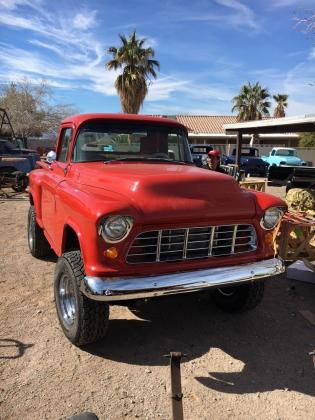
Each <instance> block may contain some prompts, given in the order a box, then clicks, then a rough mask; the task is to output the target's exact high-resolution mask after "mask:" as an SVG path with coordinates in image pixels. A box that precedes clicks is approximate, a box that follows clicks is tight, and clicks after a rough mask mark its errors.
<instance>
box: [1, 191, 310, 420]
mask: <svg viewBox="0 0 315 420" xmlns="http://www.w3.org/2000/svg"><path fill="white" fill-rule="evenodd" d="M274 191H276V190H274ZM277 193H281V191H277ZM27 210H28V202H27V201H11V202H4V201H0V214H1V225H0V304H1V306H0V320H1V323H0V378H1V381H0V418H1V419H61V418H66V417H69V416H71V415H73V414H76V413H79V412H82V411H87V410H90V411H93V412H95V413H96V414H97V415H98V416H99V418H100V419H101V420H105V419H122V418H128V419H134V418H140V419H170V418H171V403H170V398H169V385H170V372H169V366H168V361H167V360H166V359H165V358H163V355H164V354H166V353H168V352H169V351H181V352H183V353H186V354H187V357H186V358H185V359H184V361H183V363H182V385H183V393H184V399H183V405H184V414H185V419H191V420H195V419H212V418H213V419H242V420H243V419H244V420H247V419H248V420H249V419H250V420H252V419H268V420H273V419H275V420H276V419H277V420H278V419H281V420H285V419H315V398H314V396H315V371H314V366H313V362H312V358H311V356H309V354H308V353H309V352H310V351H312V350H314V349H315V326H314V325H312V324H311V323H309V322H308V321H307V320H306V319H304V318H303V316H302V314H301V313H300V311H301V310H309V311H312V312H313V313H315V285H311V284H307V283H301V282H296V283H293V282H290V281H288V280H287V279H286V278H285V276H284V277H283V278H281V279H279V280H277V281H273V282H269V284H267V287H266V293H265V297H264V300H263V302H262V304H261V305H259V307H257V308H256V309H255V310H253V311H251V312H247V313H244V314H238V315H230V314H226V313H223V312H221V311H220V310H219V309H217V308H216V307H215V306H214V305H213V304H211V303H210V302H209V301H208V300H206V299H204V300H203V299H199V298H196V297H188V298H182V299H180V300H176V301H168V302H160V303H155V304H154V305H152V306H153V307H151V308H152V309H151V311H150V312H151V313H150V316H148V317H146V318H147V319H143V318H141V317H137V316H135V315H134V314H133V313H132V312H130V311H129V310H128V309H127V308H124V307H119V306H116V307H113V308H112V309H111V316H110V318H111V321H110V328H109V332H108V335H107V337H106V339H104V340H103V341H101V342H99V343H97V344H94V345H90V346H87V347H85V348H83V349H78V348H76V347H74V346H73V345H71V344H70V342H68V341H67V339H66V338H65V337H64V335H63V333H62V331H61V329H60V328H59V325H58V321H57V317H56V314H55V307H54V301H53V292H52V280H53V272H54V265H55V260H54V258H53V257H52V258H50V259H48V260H46V261H40V260H36V259H35V258H33V257H32V256H31V255H30V253H29V251H28V248H27V243H26V215H27Z"/></svg>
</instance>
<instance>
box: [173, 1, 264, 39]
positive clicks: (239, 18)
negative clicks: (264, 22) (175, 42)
mask: <svg viewBox="0 0 315 420" xmlns="http://www.w3.org/2000/svg"><path fill="white" fill-rule="evenodd" d="M214 1H215V3H217V5H218V6H221V8H222V11H223V13H219V12H218V11H217V10H214V9H213V6H212V8H211V9H210V7H209V6H208V8H205V6H204V4H200V7H199V8H197V10H200V9H201V8H202V9H204V12H203V13H200V12H199V11H198V12H195V11H194V10H193V9H192V8H191V9H190V10H182V8H181V9H178V10H176V9H173V10H172V13H171V16H172V19H173V20H175V21H187V22H190V21H200V22H207V21H208V22H218V23H221V24H224V25H226V24H229V25H231V26H233V27H247V28H250V29H252V31H254V32H259V31H261V25H260V22H259V19H258V18H257V16H256V15H255V13H254V11H253V10H252V9H251V8H250V7H248V6H247V5H245V4H243V3H241V2H240V1H238V0H214ZM193 4H194V6H195V5H196V4H195V3H193ZM209 9H210V11H209ZM227 9H229V11H230V12H229V13H227ZM166 17H167V16H166Z"/></svg>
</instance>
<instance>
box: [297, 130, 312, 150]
mask: <svg viewBox="0 0 315 420" xmlns="http://www.w3.org/2000/svg"><path fill="white" fill-rule="evenodd" d="M300 146H301V147H315V132H314V133H303V134H301V136H300Z"/></svg>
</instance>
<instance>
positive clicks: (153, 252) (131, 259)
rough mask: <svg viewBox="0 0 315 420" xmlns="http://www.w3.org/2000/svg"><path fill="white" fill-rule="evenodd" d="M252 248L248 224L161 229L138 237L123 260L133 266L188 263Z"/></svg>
mask: <svg viewBox="0 0 315 420" xmlns="http://www.w3.org/2000/svg"><path fill="white" fill-rule="evenodd" d="M256 248H257V239H256V231H255V229H254V226H252V225H222V226H206V227H192V228H179V229H163V230H153V231H148V232H143V233H141V234H140V235H138V236H137V237H136V238H135V239H134V241H133V243H132V245H131V247H130V248H129V252H128V255H127V258H126V261H127V262H128V263H133V264H137V263H150V262H164V261H181V260H192V259H198V258H210V257H221V256H227V255H233V254H241V253H243V252H250V251H254V250H255V249H256Z"/></svg>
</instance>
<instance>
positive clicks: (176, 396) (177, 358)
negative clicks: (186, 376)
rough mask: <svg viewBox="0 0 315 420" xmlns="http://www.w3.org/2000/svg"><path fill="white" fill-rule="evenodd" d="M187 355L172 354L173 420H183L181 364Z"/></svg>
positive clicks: (170, 357) (170, 355) (170, 356)
mask: <svg viewBox="0 0 315 420" xmlns="http://www.w3.org/2000/svg"><path fill="white" fill-rule="evenodd" d="M184 356H185V355H184V354H182V353H180V352H170V354H169V355H166V357H169V359H170V367H171V399H172V412H173V420H183V419H184V413H183V402H182V399H183V393H182V383H181V376H180V362H181V358H182V357H184Z"/></svg>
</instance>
